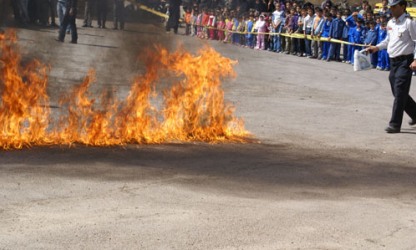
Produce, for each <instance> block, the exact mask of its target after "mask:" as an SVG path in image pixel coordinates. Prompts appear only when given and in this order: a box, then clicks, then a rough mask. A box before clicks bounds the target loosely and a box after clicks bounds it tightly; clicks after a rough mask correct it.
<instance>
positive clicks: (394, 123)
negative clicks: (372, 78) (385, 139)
mask: <svg viewBox="0 0 416 250" xmlns="http://www.w3.org/2000/svg"><path fill="white" fill-rule="evenodd" d="M412 62H413V54H412V55H409V56H406V57H404V58H403V60H398V61H395V60H394V59H391V60H390V63H391V70H390V75H389V80H390V85H391V91H392V93H393V96H394V102H393V111H392V115H391V119H390V123H389V125H390V126H391V127H394V128H399V129H400V128H401V126H402V120H403V111H405V112H406V113H407V114H408V115H409V116H410V117H411V118H412V119H414V120H416V103H415V101H414V100H413V99H412V97H411V96H410V95H409V90H410V83H411V81H412V70H411V69H410V68H409V66H410V64H411V63H412Z"/></svg>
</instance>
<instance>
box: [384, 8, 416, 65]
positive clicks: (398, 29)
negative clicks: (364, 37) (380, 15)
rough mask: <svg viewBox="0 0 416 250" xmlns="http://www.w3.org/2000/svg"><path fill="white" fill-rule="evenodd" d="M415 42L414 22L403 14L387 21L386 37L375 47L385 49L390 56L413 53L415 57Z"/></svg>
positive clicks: (415, 25)
mask: <svg viewBox="0 0 416 250" xmlns="http://www.w3.org/2000/svg"><path fill="white" fill-rule="evenodd" d="M415 42H416V23H415V22H414V21H413V20H411V19H410V18H406V15H405V14H403V15H401V16H400V17H399V18H398V19H395V18H393V19H391V20H390V21H389V22H388V23H387V36H386V39H384V40H383V41H382V42H380V43H379V44H377V47H378V48H379V50H383V49H387V53H388V54H389V56H390V57H391V58H394V57H398V56H405V55H410V54H413V57H414V58H415V59H416V57H415V56H414V55H415V54H416V53H415V52H416V49H415Z"/></svg>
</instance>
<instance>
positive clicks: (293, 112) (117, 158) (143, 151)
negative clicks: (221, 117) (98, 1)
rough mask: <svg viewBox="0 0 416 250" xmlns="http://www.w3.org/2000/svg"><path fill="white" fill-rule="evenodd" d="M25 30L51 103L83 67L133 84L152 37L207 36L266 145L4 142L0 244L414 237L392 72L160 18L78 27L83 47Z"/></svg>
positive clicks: (368, 242)
mask: <svg viewBox="0 0 416 250" xmlns="http://www.w3.org/2000/svg"><path fill="white" fill-rule="evenodd" d="M18 33H19V37H20V45H21V46H22V52H23V53H24V55H25V58H26V59H29V58H33V57H38V58H40V59H41V60H42V61H44V62H46V63H49V64H50V65H51V67H52V70H51V73H50V87H49V92H50V94H51V97H52V106H54V105H56V106H58V105H57V103H56V101H57V97H58V96H59V93H62V92H65V91H67V90H68V89H69V88H70V87H71V86H72V85H73V84H75V83H79V82H80V80H81V79H82V77H83V76H84V75H85V74H86V72H87V71H88V69H89V68H95V69H96V70H97V75H98V82H99V84H97V86H96V87H95V91H98V90H99V89H101V88H108V87H110V86H113V87H114V86H115V87H117V91H118V94H119V95H120V96H123V95H125V94H126V93H127V91H128V89H129V86H130V81H129V79H131V77H132V76H134V75H135V74H136V73H138V72H139V73H140V72H143V67H142V66H143V65H142V64H141V63H140V62H137V55H139V54H140V53H142V51H143V49H144V48H145V47H146V46H147V45H149V44H153V43H155V42H160V43H163V44H164V45H165V46H168V47H169V48H172V49H173V48H175V47H176V46H177V45H178V44H183V46H184V47H185V48H187V49H189V50H190V51H193V52H195V51H196V50H198V49H199V48H201V47H202V46H204V45H206V44H209V45H211V46H213V47H214V48H216V49H217V50H218V51H220V52H221V53H222V54H223V55H224V56H227V57H230V58H232V59H236V60H238V61H239V64H238V65H237V66H236V68H235V69H236V71H237V74H238V76H237V78H236V79H234V80H229V81H227V82H225V83H224V84H225V88H226V98H227V99H228V100H230V101H232V102H233V103H234V104H235V105H236V107H237V113H238V115H239V116H241V117H243V118H244V119H245V121H246V127H247V129H248V130H250V131H251V132H252V133H253V134H254V135H255V137H256V138H257V139H259V141H260V142H261V143H253V144H242V145H240V144H225V145H209V144H203V143H195V144H193V143H191V144H168V145H146V146H136V145H129V146H127V147H124V148H118V147H114V148H85V147H76V148H66V147H39V148H32V149H25V150H21V151H9V152H0V190H1V193H0V224H1V227H0V235H1V236H0V249H23V248H27V249H45V248H47V249H83V248H86V249H97V248H99V249H101V248H104V249H106V248H107V249H111V248H112V249H415V248H416V243H415V235H416V209H415V207H416V200H415V198H416V195H415V190H416V189H415V188H416V169H415V163H414V162H415V159H416V157H415V154H414V152H413V150H414V148H416V140H415V138H416V137H415V136H416V128H411V127H408V126H407V123H406V125H404V127H403V133H401V134H395V135H390V134H386V133H384V131H383V129H384V127H385V126H386V125H387V121H388V119H389V116H390V111H391V104H392V97H391V94H390V90H389V86H388V83H387V73H386V72H379V71H375V70H372V71H366V72H353V71H352V67H351V66H349V65H345V64H341V63H326V62H322V61H317V60H311V59H305V58H298V57H294V56H288V55H282V54H272V53H268V52H259V51H254V50H249V49H244V48H240V47H236V46H231V45H224V44H221V43H218V42H206V41H201V40H198V39H195V38H190V37H184V36H175V35H172V34H166V33H165V32H163V30H162V29H161V28H160V27H158V26H157V25H152V24H141V25H128V26H127V30H126V31H124V32H120V31H112V30H98V29H80V38H79V44H77V45H73V44H70V43H64V44H60V43H57V42H55V41H53V39H54V38H55V36H56V30H49V29H40V30H34V29H22V30H19V32H18ZM67 40H69V39H68V38H67ZM411 92H412V93H413V95H416V93H415V91H414V90H412V91H411ZM56 109H57V111H56V112H59V108H56Z"/></svg>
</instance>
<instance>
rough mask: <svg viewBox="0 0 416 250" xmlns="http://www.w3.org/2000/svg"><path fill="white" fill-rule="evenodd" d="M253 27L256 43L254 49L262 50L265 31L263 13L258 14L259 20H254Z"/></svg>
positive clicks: (265, 24)
mask: <svg viewBox="0 0 416 250" xmlns="http://www.w3.org/2000/svg"><path fill="white" fill-rule="evenodd" d="M255 29H256V30H257V32H258V34H257V45H256V47H255V49H261V50H264V49H265V48H266V44H265V41H264V40H265V33H266V32H267V23H266V21H265V20H264V15H263V14H262V15H260V17H259V20H257V22H256V26H255Z"/></svg>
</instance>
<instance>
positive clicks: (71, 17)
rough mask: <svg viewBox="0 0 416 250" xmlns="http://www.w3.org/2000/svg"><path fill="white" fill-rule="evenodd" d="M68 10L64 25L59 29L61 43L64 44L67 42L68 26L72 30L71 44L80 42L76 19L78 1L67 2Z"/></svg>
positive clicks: (67, 0) (63, 21)
mask: <svg viewBox="0 0 416 250" xmlns="http://www.w3.org/2000/svg"><path fill="white" fill-rule="evenodd" d="M65 4H66V6H65V7H66V9H65V14H64V18H63V20H62V23H61V25H60V27H59V37H58V41H59V42H64V40H65V32H66V29H67V27H68V25H69V26H70V28H71V38H72V39H71V43H77V42H78V33H77V26H76V24H75V19H76V17H77V0H66V3H65Z"/></svg>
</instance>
